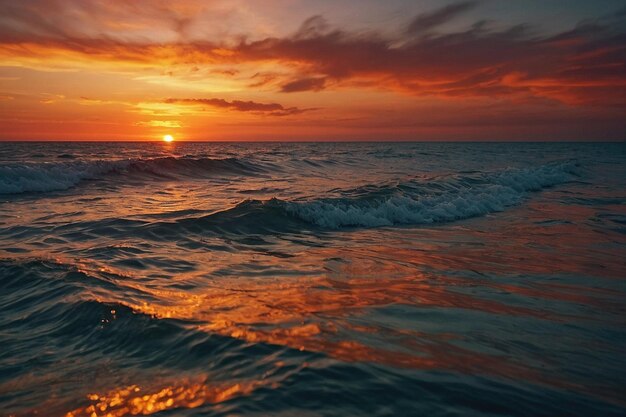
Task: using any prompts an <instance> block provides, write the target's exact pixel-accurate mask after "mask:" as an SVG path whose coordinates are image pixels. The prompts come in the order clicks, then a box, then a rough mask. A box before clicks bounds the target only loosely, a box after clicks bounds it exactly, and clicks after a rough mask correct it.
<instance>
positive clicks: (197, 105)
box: [0, 0, 626, 140]
mask: <svg viewBox="0 0 626 417" xmlns="http://www.w3.org/2000/svg"><path fill="white" fill-rule="evenodd" d="M0 119H1V128H0V140H156V139H159V138H161V137H162V136H163V135H165V134H171V135H173V136H174V137H175V138H176V139H177V140H624V139H626V7H625V5H624V1H623V0H594V1H588V0H567V1H564V0H523V1H522V0H516V1H505V0H483V1H462V2H446V1H436V0H386V1H379V0H316V1H304V0H263V1H244V0H204V1H202V0H163V1H161V0H155V1H121V0H120V1H112V0H0Z"/></svg>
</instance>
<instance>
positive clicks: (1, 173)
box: [0, 157, 276, 194]
mask: <svg viewBox="0 0 626 417" xmlns="http://www.w3.org/2000/svg"><path fill="white" fill-rule="evenodd" d="M275 168H276V167H272V166H270V165H269V164H264V165H260V164H256V163H253V162H251V161H249V160H243V159H238V158H225V159H211V158H190V157H182V158H174V157H163V158H151V159H128V160H117V161H108V160H93V161H70V162H43V163H42V162H38V163H21V164H5V165H0V194H22V193H29V192H48V191H61V190H67V189H69V188H72V187H74V186H76V185H78V184H79V183H80V182H82V181H86V180H96V179H102V178H105V177H107V176H109V175H113V176H115V175H121V176H127V175H132V176H148V177H150V178H157V179H158V178H161V179H176V178H181V177H192V178H195V177H206V176H210V175H214V174H216V173H219V174H233V175H253V174H260V173H263V172H266V171H268V170H269V169H275Z"/></svg>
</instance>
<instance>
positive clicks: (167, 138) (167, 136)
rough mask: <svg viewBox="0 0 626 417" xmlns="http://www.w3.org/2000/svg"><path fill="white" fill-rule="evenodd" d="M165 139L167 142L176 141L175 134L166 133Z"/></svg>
mask: <svg viewBox="0 0 626 417" xmlns="http://www.w3.org/2000/svg"><path fill="white" fill-rule="evenodd" d="M163 140H164V141H165V142H173V141H174V136H172V135H165V136H163Z"/></svg>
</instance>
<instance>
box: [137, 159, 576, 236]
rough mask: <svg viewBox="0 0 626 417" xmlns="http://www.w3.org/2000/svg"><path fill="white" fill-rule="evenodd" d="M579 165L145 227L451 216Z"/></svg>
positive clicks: (364, 223)
mask: <svg viewBox="0 0 626 417" xmlns="http://www.w3.org/2000/svg"><path fill="white" fill-rule="evenodd" d="M578 171H579V168H578V164H577V163H576V162H575V161H566V162H557V163H550V164H546V165H542V166H539V167H534V168H522V169H506V170H502V171H498V172H492V173H470V174H465V175H461V176H454V177H445V178H438V179H434V180H428V181H425V180H423V179H422V180H419V179H415V180H411V181H407V182H401V183H397V184H394V185H382V186H381V185H376V186H374V185H370V186H365V187H360V188H358V189H352V190H344V191H342V192H340V194H342V196H341V197H333V198H321V199H312V200H301V201H300V200H299V201H286V200H281V199H277V198H273V199H270V200H266V201H260V200H245V201H243V202H241V203H239V204H238V205H237V206H235V207H232V208H230V209H227V210H224V211H220V212H216V213H212V214H209V215H206V216H202V217H198V218H185V219H181V220H178V221H176V222H173V223H153V224H150V225H148V226H147V228H146V229H145V231H148V232H149V233H151V234H153V235H154V236H160V238H161V239H172V238H175V237H177V236H180V235H181V234H183V235H186V234H188V233H195V234H203V233H214V234H218V235H223V234H225V233H226V234H255V233H256V234H267V233H275V232H289V231H295V230H302V229H306V228H310V227H311V226H316V227H320V228H323V229H340V228H344V227H381V226H393V225H420V224H432V223H445V222H451V221H456V220H462V219H467V218H471V217H476V216H481V215H485V214H489V213H494V212H499V211H503V210H505V209H506V208H507V207H510V206H513V205H516V204H518V203H520V202H521V201H522V200H523V199H524V198H525V197H526V195H527V193H528V192H532V191H539V190H542V189H544V188H547V187H551V186H555V185H558V184H561V183H565V182H569V181H573V180H575V179H576V178H577V177H578V176H579V172H578ZM333 191H334V192H338V191H337V190H333Z"/></svg>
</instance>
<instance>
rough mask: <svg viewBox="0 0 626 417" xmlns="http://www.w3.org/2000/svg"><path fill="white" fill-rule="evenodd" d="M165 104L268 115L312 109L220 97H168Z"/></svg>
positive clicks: (291, 113)
mask: <svg viewBox="0 0 626 417" xmlns="http://www.w3.org/2000/svg"><path fill="white" fill-rule="evenodd" d="M164 102H165V103H167V104H184V105H195V106H210V107H216V108H220V109H228V110H234V111H239V112H251V113H257V114H264V115H268V116H289V115H294V114H300V113H304V112H305V111H309V110H313V109H300V108H298V107H284V106H283V105H282V104H278V103H257V102H255V101H241V100H233V101H227V100H224V99H222V98H168V99H166V100H164Z"/></svg>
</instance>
